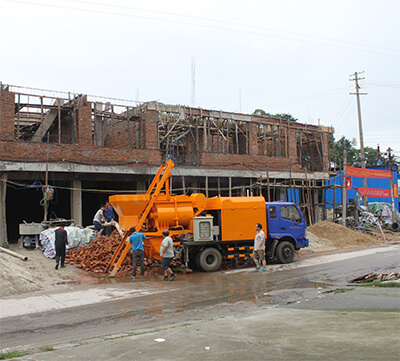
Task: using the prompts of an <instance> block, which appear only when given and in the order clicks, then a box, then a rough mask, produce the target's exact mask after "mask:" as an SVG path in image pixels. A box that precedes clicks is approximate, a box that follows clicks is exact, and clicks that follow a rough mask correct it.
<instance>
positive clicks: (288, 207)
mask: <svg viewBox="0 0 400 361" xmlns="http://www.w3.org/2000/svg"><path fill="white" fill-rule="evenodd" d="M265 206H266V209H267V234H266V238H267V240H266V253H267V258H269V259H272V258H274V257H276V258H277V259H278V261H279V262H281V263H290V262H293V259H294V256H295V251H297V250H299V249H300V248H303V247H308V239H307V238H306V228H307V225H306V222H305V220H304V217H303V214H302V213H301V211H300V209H299V208H298V207H297V206H296V205H295V204H294V203H290V202H265Z"/></svg>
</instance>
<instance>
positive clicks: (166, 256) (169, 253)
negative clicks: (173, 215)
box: [160, 230, 176, 281]
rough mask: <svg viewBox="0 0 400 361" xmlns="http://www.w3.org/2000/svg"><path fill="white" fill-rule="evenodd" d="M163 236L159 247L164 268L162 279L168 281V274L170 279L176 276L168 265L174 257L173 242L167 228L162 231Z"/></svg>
mask: <svg viewBox="0 0 400 361" xmlns="http://www.w3.org/2000/svg"><path fill="white" fill-rule="evenodd" d="M162 235H163V236H164V239H163V241H162V242H161V247H160V256H161V266H162V268H163V270H164V281H168V276H170V279H169V280H170V281H173V280H174V279H175V277H176V275H175V273H174V272H173V271H172V270H171V268H170V267H169V265H170V264H171V262H172V259H173V258H174V243H173V242H172V238H171V237H169V232H168V231H167V230H165V231H163V232H162Z"/></svg>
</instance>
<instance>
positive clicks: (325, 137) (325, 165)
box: [322, 132, 329, 170]
mask: <svg viewBox="0 0 400 361" xmlns="http://www.w3.org/2000/svg"><path fill="white" fill-rule="evenodd" d="M322 154H323V156H324V157H323V160H322V169H323V170H329V133H328V132H323V133H322Z"/></svg>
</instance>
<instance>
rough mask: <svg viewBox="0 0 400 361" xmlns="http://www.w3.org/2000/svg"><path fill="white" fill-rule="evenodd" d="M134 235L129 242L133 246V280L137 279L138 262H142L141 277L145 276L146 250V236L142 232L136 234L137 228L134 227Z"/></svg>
mask: <svg viewBox="0 0 400 361" xmlns="http://www.w3.org/2000/svg"><path fill="white" fill-rule="evenodd" d="M129 231H130V232H132V235H131V236H130V237H129V242H130V243H131V244H132V263H133V275H132V278H133V279H135V278H136V268H137V260H138V258H139V262H140V277H143V276H144V248H143V240H144V239H145V238H146V236H145V235H144V234H143V233H142V232H136V228H135V227H132V228H131V229H130V230H129Z"/></svg>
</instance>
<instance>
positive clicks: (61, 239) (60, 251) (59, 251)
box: [54, 227, 68, 269]
mask: <svg viewBox="0 0 400 361" xmlns="http://www.w3.org/2000/svg"><path fill="white" fill-rule="evenodd" d="M54 233H55V237H56V241H55V246H56V269H58V265H59V263H60V261H61V268H64V267H65V265H64V261H65V248H66V246H67V244H68V238H67V232H66V231H65V229H64V227H59V228H57V229H56V231H55V232H54Z"/></svg>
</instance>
